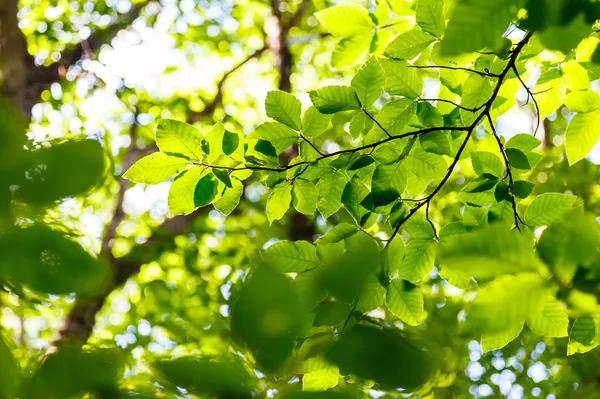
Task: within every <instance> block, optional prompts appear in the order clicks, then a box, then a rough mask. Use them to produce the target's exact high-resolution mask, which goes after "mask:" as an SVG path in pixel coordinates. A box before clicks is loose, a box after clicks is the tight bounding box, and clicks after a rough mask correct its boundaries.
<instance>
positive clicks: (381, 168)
mask: <svg viewBox="0 0 600 399" xmlns="http://www.w3.org/2000/svg"><path fill="white" fill-rule="evenodd" d="M406 183H407V176H406V170H404V168H403V167H402V162H395V163H392V164H389V165H378V166H377V167H376V168H375V172H373V178H372V180H371V192H372V194H373V202H374V205H375V206H384V205H387V204H389V203H391V202H393V201H395V200H396V199H398V198H399V197H400V196H401V195H402V193H403V192H404V190H405V189H406Z"/></svg>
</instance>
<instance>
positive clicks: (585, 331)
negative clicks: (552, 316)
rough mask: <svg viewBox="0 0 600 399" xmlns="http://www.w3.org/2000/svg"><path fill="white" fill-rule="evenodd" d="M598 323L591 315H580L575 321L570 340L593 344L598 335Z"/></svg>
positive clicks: (587, 344) (586, 344)
mask: <svg viewBox="0 0 600 399" xmlns="http://www.w3.org/2000/svg"><path fill="white" fill-rule="evenodd" d="M595 324H596V323H595V322H594V319H593V318H592V316H590V315H583V316H579V317H578V318H577V319H576V320H575V322H574V323H573V327H572V329H571V335H570V337H569V341H570V340H573V341H577V342H579V343H581V344H583V345H585V346H590V345H592V343H593V341H594V338H595V336H596V325H595Z"/></svg>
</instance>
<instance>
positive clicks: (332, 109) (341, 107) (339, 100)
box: [308, 86, 360, 114]
mask: <svg viewBox="0 0 600 399" xmlns="http://www.w3.org/2000/svg"><path fill="white" fill-rule="evenodd" d="M308 94H309V95H310V100H311V101H312V103H313V104H314V106H315V107H316V108H317V110H319V112H320V113H322V114H335V113H336V112H340V111H350V110H353V109H360V102H359V101H358V97H356V93H354V90H352V88H351V87H348V86H325V87H322V88H320V89H318V90H313V91H309V92H308Z"/></svg>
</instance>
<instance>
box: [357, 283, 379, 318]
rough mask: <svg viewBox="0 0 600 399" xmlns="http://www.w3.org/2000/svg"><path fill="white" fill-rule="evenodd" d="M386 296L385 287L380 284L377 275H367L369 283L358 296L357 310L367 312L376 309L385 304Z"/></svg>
mask: <svg viewBox="0 0 600 399" xmlns="http://www.w3.org/2000/svg"><path fill="white" fill-rule="evenodd" d="M384 297H385V288H383V287H382V286H381V284H379V281H378V279H377V277H375V276H374V275H370V276H367V283H366V285H365V288H364V290H363V291H362V292H361V293H360V296H359V297H358V302H357V303H356V311H358V312H361V313H367V312H370V311H372V310H375V309H377V308H379V307H381V305H382V304H383V300H384Z"/></svg>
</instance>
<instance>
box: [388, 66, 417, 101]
mask: <svg viewBox="0 0 600 399" xmlns="http://www.w3.org/2000/svg"><path fill="white" fill-rule="evenodd" d="M380 63H381V66H383V69H384V70H385V91H387V92H388V93H389V94H391V95H399V96H404V97H407V98H419V97H421V93H422V91H423V80H422V79H421V77H420V76H419V73H418V72H417V69H415V68H410V67H409V66H408V64H407V63H406V61H397V60H386V59H382V60H381V61H380Z"/></svg>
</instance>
